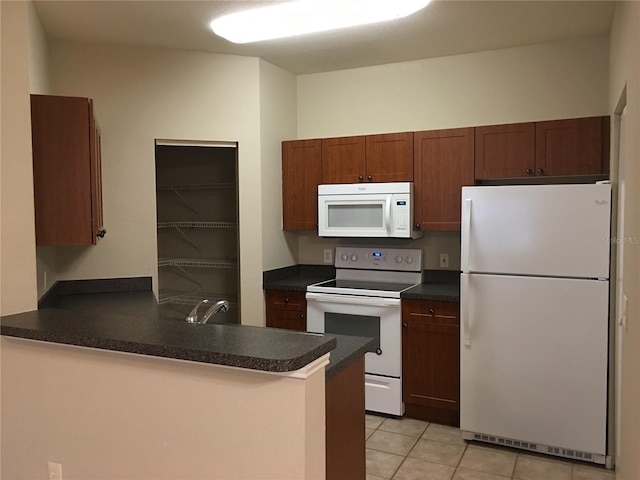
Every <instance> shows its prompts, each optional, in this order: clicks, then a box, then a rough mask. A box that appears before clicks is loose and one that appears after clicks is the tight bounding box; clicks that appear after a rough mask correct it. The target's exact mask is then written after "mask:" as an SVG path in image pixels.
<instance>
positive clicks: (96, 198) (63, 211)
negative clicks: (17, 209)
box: [31, 95, 102, 245]
mask: <svg viewBox="0 0 640 480" xmlns="http://www.w3.org/2000/svg"><path fill="white" fill-rule="evenodd" d="M92 116H93V115H92V109H91V103H90V100H89V99H87V98H78V97H58V96H50V95H32V96H31V130H32V147H33V183H34V207H35V224H36V244H37V245H95V243H96V235H95V234H96V230H95V228H94V226H95V223H96V222H97V223H102V222H101V217H102V198H101V188H100V185H99V182H100V176H99V174H98V168H97V164H96V165H92V162H94V158H99V153H98V145H99V144H96V143H95V142H93V143H92V138H95V132H93V131H92V128H93V127H92V123H91V118H92ZM96 217H99V218H96Z"/></svg>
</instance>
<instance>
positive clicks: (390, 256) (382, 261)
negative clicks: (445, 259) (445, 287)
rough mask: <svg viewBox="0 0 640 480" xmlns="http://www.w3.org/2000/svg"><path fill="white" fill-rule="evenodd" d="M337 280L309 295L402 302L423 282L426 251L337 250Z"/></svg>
mask: <svg viewBox="0 0 640 480" xmlns="http://www.w3.org/2000/svg"><path fill="white" fill-rule="evenodd" d="M335 265H336V278H335V279H333V280H327V281H324V282H320V283H316V284H314V285H310V286H309V287H307V291H308V292H315V293H328V294H338V295H357V296H365V297H383V298H400V293H402V292H404V291H405V290H408V289H409V288H412V287H414V286H415V285H417V284H419V283H421V282H422V251H421V250H418V249H398V248H362V247H337V248H336V262H335Z"/></svg>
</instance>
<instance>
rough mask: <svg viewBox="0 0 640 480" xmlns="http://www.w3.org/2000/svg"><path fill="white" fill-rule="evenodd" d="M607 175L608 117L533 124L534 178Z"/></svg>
mask: <svg viewBox="0 0 640 480" xmlns="http://www.w3.org/2000/svg"><path fill="white" fill-rule="evenodd" d="M608 171H609V117H590V118H576V119H571V120H554V121H549V122H537V123H536V175H549V176H562V175H598V174H603V173H607V172H608Z"/></svg>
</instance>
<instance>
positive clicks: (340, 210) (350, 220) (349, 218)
mask: <svg viewBox="0 0 640 480" xmlns="http://www.w3.org/2000/svg"><path fill="white" fill-rule="evenodd" d="M388 197H389V196H387V195H375V196H367V197H365V196H362V195H357V196H356V195H340V196H337V195H332V196H331V198H330V199H329V198H327V199H321V198H320V197H319V202H318V203H319V210H318V214H319V218H318V229H319V234H320V236H326V237H387V236H389V234H390V233H389V232H390V228H391V221H390V218H389V217H390V216H391V211H390V209H391V205H390V203H391V202H390V200H391V199H390V198H388Z"/></svg>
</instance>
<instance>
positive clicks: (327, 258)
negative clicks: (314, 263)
mask: <svg viewBox="0 0 640 480" xmlns="http://www.w3.org/2000/svg"><path fill="white" fill-rule="evenodd" d="M324 263H333V250H332V249H331V248H325V249H324Z"/></svg>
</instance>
